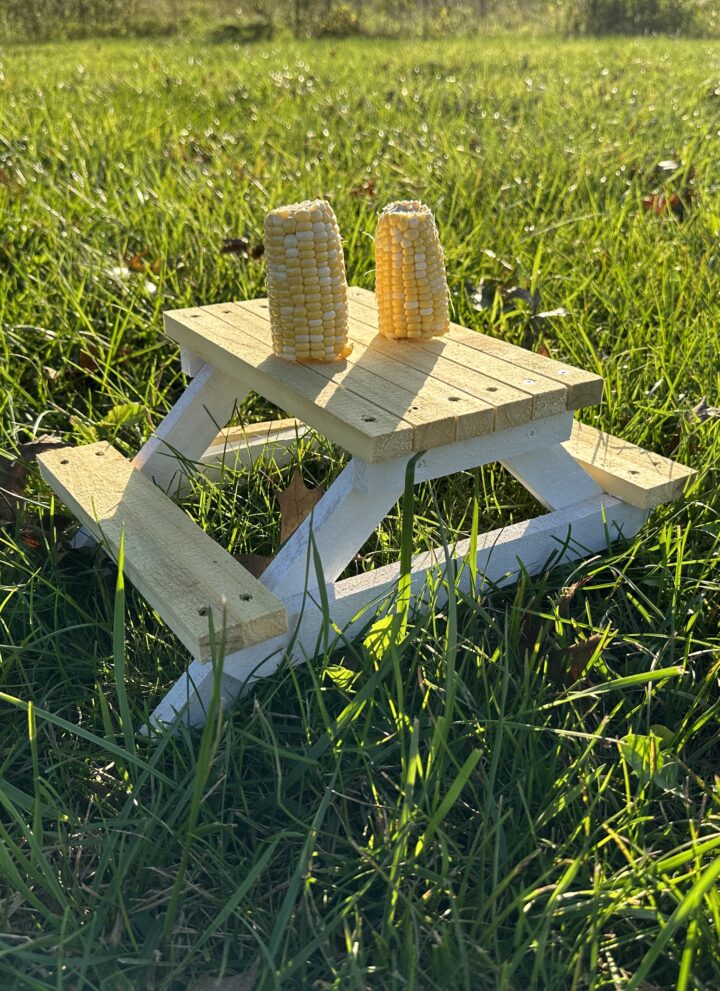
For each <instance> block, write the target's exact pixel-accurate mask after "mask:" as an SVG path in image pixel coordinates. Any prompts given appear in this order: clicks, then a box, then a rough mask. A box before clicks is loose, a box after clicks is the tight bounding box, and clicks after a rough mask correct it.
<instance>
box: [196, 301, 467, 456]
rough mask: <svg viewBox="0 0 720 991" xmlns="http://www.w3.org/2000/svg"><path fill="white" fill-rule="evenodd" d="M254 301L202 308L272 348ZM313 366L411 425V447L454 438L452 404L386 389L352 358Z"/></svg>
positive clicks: (266, 322) (265, 315) (266, 318)
mask: <svg viewBox="0 0 720 991" xmlns="http://www.w3.org/2000/svg"><path fill="white" fill-rule="evenodd" d="M256 302H259V303H264V309H258V308H256V309H252V308H251V307H249V306H246V305H245V304H233V303H217V304H215V305H213V306H204V307H203V310H204V311H205V312H206V313H211V314H212V315H213V316H215V317H218V318H219V319H220V320H225V321H226V322H227V323H228V324H229V325H230V326H231V327H233V328H235V329H236V330H237V331H238V332H239V333H241V334H242V335H243V336H244V337H252V338H253V339H254V340H256V341H258V342H259V343H261V344H263V345H264V346H265V347H266V348H268V350H271V349H272V335H271V331H270V314H269V311H268V308H267V300H258V301H256ZM351 358H352V356H351ZM312 368H313V370H314V371H315V372H316V373H317V374H318V375H321V376H322V377H323V378H325V379H326V380H328V381H332V382H333V383H334V384H335V385H338V386H343V387H344V388H346V389H348V390H349V391H350V392H352V393H354V394H355V395H357V396H360V397H362V398H364V399H365V400H368V401H369V402H371V403H373V405H375V406H377V407H379V408H380V409H383V410H385V412H387V413H390V414H392V415H393V416H395V417H397V418H398V419H401V420H404V421H405V422H407V423H410V424H412V428H413V450H415V451H424V450H426V449H427V448H428V447H440V446H441V445H443V444H451V443H452V442H453V441H454V440H455V426H456V425H455V415H454V412H453V408H452V407H453V404H451V403H445V406H444V407H443V406H440V405H439V404H438V403H436V402H433V401H432V400H431V399H428V398H427V397H426V396H419V395H417V394H416V393H414V392H410V391H409V390H408V389H406V388H401V387H398V388H393V389H389V388H388V385H387V382H385V381H384V380H383V379H381V378H379V377H378V376H377V375H374V374H373V372H372V370H371V369H368V368H364V367H360V366H359V365H355V364H353V363H352V361H351V360H348V361H338V362H328V363H323V362H316V363H313V364H312Z"/></svg>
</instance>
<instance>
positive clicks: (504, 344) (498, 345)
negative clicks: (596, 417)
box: [348, 286, 603, 410]
mask: <svg viewBox="0 0 720 991" xmlns="http://www.w3.org/2000/svg"><path fill="white" fill-rule="evenodd" d="M348 299H349V300H351V301H353V302H355V303H359V304H360V305H362V306H365V307H366V308H368V309H369V310H371V311H372V312H374V313H375V314H376V315H377V302H376V299H375V293H373V292H370V290H368V289H361V288H360V287H359V286H351V287H350V288H349V289H348ZM443 339H444V340H447V341H453V342H455V343H458V344H462V345H464V346H465V347H468V348H471V349H472V350H474V351H476V352H479V353H480V354H481V355H482V356H483V357H484V358H489V357H495V358H501V359H502V360H504V361H507V362H509V363H510V364H513V365H516V366H517V367H518V368H521V369H523V370H524V371H525V372H527V373H529V376H528V377H534V376H536V375H537V376H542V377H543V378H545V379H549V380H550V381H552V382H554V383H556V384H559V385H562V386H564V388H565V389H566V390H567V409H569V410H575V409H581V408H582V407H583V406H592V405H594V404H595V403H599V402H600V400H601V399H602V392H603V380H602V378H601V377H600V376H599V375H596V374H595V373H594V372H588V371H586V370H585V369H583V368H577V367H576V366H575V365H568V364H566V363H565V362H562V361H558V360H557V359H555V358H547V357H546V356H545V355H542V354H536V353H535V352H534V351H528V350H526V349H525V348H519V347H517V346H516V345H515V344H510V343H509V342H508V341H502V340H500V339H499V338H497V337H490V336H489V335H488V334H481V333H479V332H478V331H474V330H469V329H468V328H467V327H461V326H460V325H459V324H456V323H451V324H450V330H449V332H448V334H447V335H446V336H445V338H443ZM476 367H481V366H480V365H479V364H478V365H477V366H476Z"/></svg>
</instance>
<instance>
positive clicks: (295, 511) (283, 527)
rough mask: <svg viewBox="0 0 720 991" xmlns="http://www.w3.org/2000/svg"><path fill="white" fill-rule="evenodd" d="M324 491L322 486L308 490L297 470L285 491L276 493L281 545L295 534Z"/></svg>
mask: <svg viewBox="0 0 720 991" xmlns="http://www.w3.org/2000/svg"><path fill="white" fill-rule="evenodd" d="M324 491H325V490H324V488H323V486H322V485H318V487H317V488H316V489H309V488H308V487H307V485H306V484H305V482H303V477H302V475H301V473H300V471H299V470H298V471H296V472H295V474H294V475H293V477H292V481H291V482H290V484H289V485H288V487H287V488H286V489H285V491H284V492H278V496H277V499H278V503H279V504H280V543H281V544H284V543H285V541H286V540H287V539H288V537H289V536H291V535H292V534H293V533H295V531H296V530H297V528H298V527H299V526H300V524H301V523H302V521H303V520H304V519H305V517H306V516H309V515H310V513H311V512H312V509H313V506H314V505H315V504H316V503H317V502H318V500H319V499H320V498H321V496H322V495H323V492H324Z"/></svg>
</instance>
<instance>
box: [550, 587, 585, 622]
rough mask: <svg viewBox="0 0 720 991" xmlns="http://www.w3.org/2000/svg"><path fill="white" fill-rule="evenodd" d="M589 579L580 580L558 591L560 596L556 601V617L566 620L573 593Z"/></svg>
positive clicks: (573, 596)
mask: <svg viewBox="0 0 720 991" xmlns="http://www.w3.org/2000/svg"><path fill="white" fill-rule="evenodd" d="M588 581H589V578H581V579H580V581H577V582H573V583H572V585H566V586H565V588H563V589H561V590H560V595H559V596H558V600H557V607H558V615H559V616H561V617H562V618H563V619H567V617H568V615H569V613H570V603H571V602H572V600H573V599H574V598H575V593H576V592H577V591H578V589H580V588H582V587H583V585H586V584H587V582H588Z"/></svg>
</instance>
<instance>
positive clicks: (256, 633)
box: [38, 442, 287, 660]
mask: <svg viewBox="0 0 720 991" xmlns="http://www.w3.org/2000/svg"><path fill="white" fill-rule="evenodd" d="M38 463H39V465H40V471H41V473H42V476H43V478H44V479H45V480H46V481H47V482H48V484H49V485H51V486H52V488H53V489H54V490H55V492H57V493H58V495H59V496H60V498H61V499H62V501H63V502H64V503H65V505H66V506H67V507H68V508H69V509H70V510H72V512H73V513H74V514H75V516H76V517H77V518H78V519H79V520H80V522H81V523H82V524H83V525H84V526H85V527H86V528H87V529H88V530H90V531H91V533H92V534H93V536H95V537H96V539H98V540H99V541H102V542H103V543H104V544H105V545H106V546H107V548H108V550H109V551H110V552H111V553H112V554H113V556H114V557H117V555H118V552H119V548H120V539H121V535H122V534H124V567H125V572H126V574H127V576H128V578H129V579H130V581H131V582H132V583H133V585H134V586H135V588H137V590H138V591H139V592H140V593H141V595H142V596H143V597H144V598H145V599H146V600H147V601H148V602H149V603H150V605H151V606H152V608H153V609H155V610H156V611H157V613H158V614H159V615H160V617H161V619H163V620H164V621H165V622H166V623H167V624H168V626H169V627H170V628H171V629H172V630H173V631H174V632H175V634H176V635H177V637H178V638H179V639H180V640H181V641H182V643H183V644H185V646H186V647H187V648H188V650H190V651H191V652H192V653H193V656H195V657H197V658H200V659H202V660H208V659H209V658H210V657H211V654H212V643H211V636H210V613H211V612H212V621H213V626H214V630H215V637H216V642H217V644H218V647H219V641H220V637H221V633H222V629H223V617H224V642H225V650H226V651H227V652H231V651H234V650H241V649H243V648H245V647H251V646H253V645H255V644H258V643H261V642H263V641H265V640H268V639H269V638H271V637H274V636H279V635H280V634H282V633H285V631H286V630H287V618H286V615H285V607H284V606H283V604H282V602H281V601H280V600H279V599H278V598H276V597H275V596H274V595H273V594H272V592H270V591H269V590H268V589H267V588H265V586H264V585H262V584H261V583H260V582H259V581H258V580H257V579H256V578H254V577H253V576H252V575H251V574H250V573H249V572H248V571H246V569H245V568H243V567H242V565H241V564H239V563H238V562H237V561H236V560H235V559H234V558H233V557H232V556H231V555H230V554H228V553H227V551H225V550H223V548H222V547H220V546H219V545H218V544H216V543H215V541H214V540H213V539H212V538H211V537H210V536H208V534H206V533H204V532H203V531H202V530H201V529H200V528H199V527H198V526H197V525H196V524H195V523H194V522H193V521H192V520H191V519H190V517H189V516H187V515H186V514H185V513H184V512H183V511H182V509H180V507H179V506H176V505H175V503H173V502H172V500H171V499H170V498H169V497H168V496H167V495H165V493H164V492H162V491H161V490H160V489H159V488H157V486H155V485H154V484H153V483H152V482H151V481H150V479H149V478H147V477H146V476H145V475H144V474H143V473H142V472H140V471H138V470H137V469H136V468H133V466H132V465H131V463H130V462H129V461H128V460H126V459H125V458H124V457H123V456H122V455H121V454H120V453H119V452H118V451H116V450H115V449H114V448H113V447H112V446H111V445H110V444H107V443H104V442H103V443H99V444H88V445H85V446H83V447H67V448H60V449H57V450H48V451H45V452H43V453H42V454H40V455H39V456H38Z"/></svg>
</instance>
